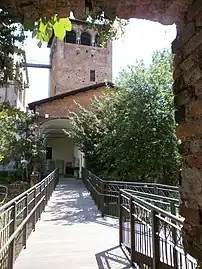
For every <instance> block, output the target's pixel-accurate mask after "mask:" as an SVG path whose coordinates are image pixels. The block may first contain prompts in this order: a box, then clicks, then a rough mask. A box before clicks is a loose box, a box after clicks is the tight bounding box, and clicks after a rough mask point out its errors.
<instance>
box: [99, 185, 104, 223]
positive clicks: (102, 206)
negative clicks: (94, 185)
mask: <svg viewBox="0 0 202 269" xmlns="http://www.w3.org/2000/svg"><path fill="white" fill-rule="evenodd" d="M104 192H105V190H104V183H103V182H102V183H101V194H98V196H99V198H98V199H99V200H100V201H99V203H100V210H101V213H102V218H104V216H105V195H104Z"/></svg>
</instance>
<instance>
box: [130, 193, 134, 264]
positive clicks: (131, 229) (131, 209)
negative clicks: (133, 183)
mask: <svg viewBox="0 0 202 269" xmlns="http://www.w3.org/2000/svg"><path fill="white" fill-rule="evenodd" d="M133 210H134V203H133V199H132V198H130V250H131V260H130V263H131V265H133V262H134V261H135V218H134V212H133Z"/></svg>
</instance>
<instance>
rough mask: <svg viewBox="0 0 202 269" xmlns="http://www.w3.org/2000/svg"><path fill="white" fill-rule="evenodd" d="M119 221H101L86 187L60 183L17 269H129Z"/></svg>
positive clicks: (74, 181)
mask: <svg viewBox="0 0 202 269" xmlns="http://www.w3.org/2000/svg"><path fill="white" fill-rule="evenodd" d="M118 242H119V240H118V221H117V220H115V219H111V218H102V217H101V216H100V213H99V212H98V210H97V208H96V206H95V204H94V202H93V200H92V199H91V196H90V194H89V193H88V191H87V190H86V189H85V187H84V185H83V183H82V182H81V181H78V180H74V179H61V180H60V182H59V184H58V186H57V188H56V190H55V191H54V193H53V195H52V197H51V199H50V201H49V203H48V205H47V207H46V210H45V212H44V213H43V214H42V218H41V220H40V221H39V222H38V223H37V225H36V231H35V232H33V233H32V234H31V235H30V237H29V239H28V244H27V248H26V249H25V250H22V252H21V254H20V255H19V257H18V259H17V261H16V263H15V266H14V269H75V268H77V269H80V268H82V269H87V268H88V269H129V268H132V267H131V266H130V265H129V262H128V260H127V258H126V256H125V254H124V253H123V252H122V250H121V249H120V248H119V247H118Z"/></svg>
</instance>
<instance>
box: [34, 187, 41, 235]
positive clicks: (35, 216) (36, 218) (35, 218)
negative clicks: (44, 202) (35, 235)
mask: <svg viewBox="0 0 202 269" xmlns="http://www.w3.org/2000/svg"><path fill="white" fill-rule="evenodd" d="M35 206H36V188H35V189H34V207H35ZM39 211H40V209H39ZM36 220H38V217H37V214H36V211H35V212H34V214H33V219H32V230H33V231H35V225H36Z"/></svg>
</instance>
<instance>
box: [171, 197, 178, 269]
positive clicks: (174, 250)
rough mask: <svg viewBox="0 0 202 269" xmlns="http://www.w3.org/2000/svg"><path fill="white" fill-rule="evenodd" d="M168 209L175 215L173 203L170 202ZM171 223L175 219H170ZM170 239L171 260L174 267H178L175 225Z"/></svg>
mask: <svg viewBox="0 0 202 269" xmlns="http://www.w3.org/2000/svg"><path fill="white" fill-rule="evenodd" d="M170 210H171V213H172V214H173V215H176V207H175V203H174V202H171V203H170ZM172 223H174V224H175V221H172ZM172 239H173V243H174V247H173V262H174V268H177V267H178V255H177V249H176V247H177V230H176V228H175V227H172Z"/></svg>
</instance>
